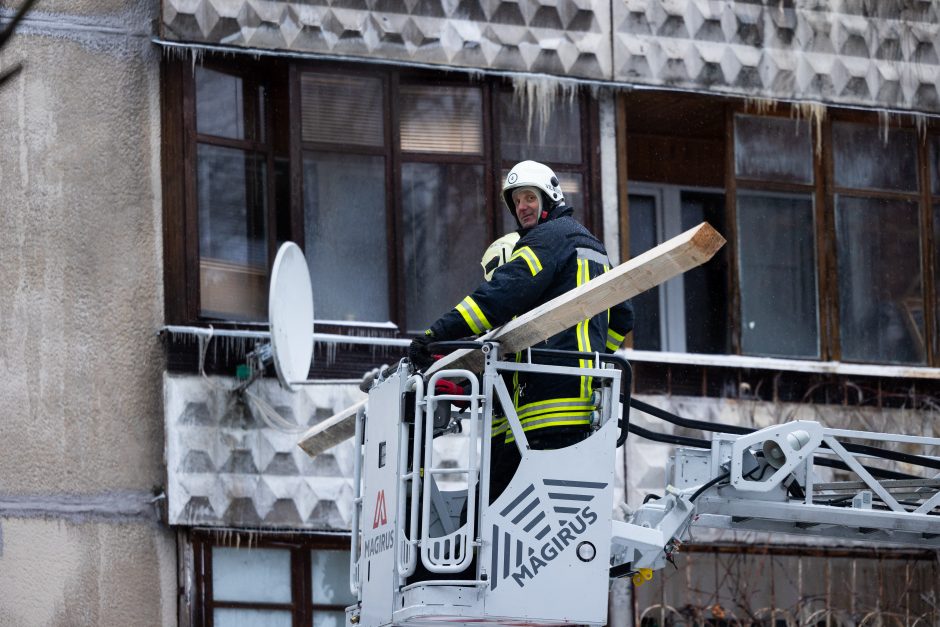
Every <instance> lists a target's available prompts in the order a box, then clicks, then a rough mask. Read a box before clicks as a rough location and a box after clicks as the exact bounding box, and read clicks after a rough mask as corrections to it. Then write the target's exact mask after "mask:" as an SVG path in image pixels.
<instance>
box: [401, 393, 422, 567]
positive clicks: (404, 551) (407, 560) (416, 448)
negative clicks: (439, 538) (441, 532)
mask: <svg viewBox="0 0 940 627" xmlns="http://www.w3.org/2000/svg"><path fill="white" fill-rule="evenodd" d="M412 388H413V389H414V392H415V416H414V425H412V426H411V429H412V430H413V431H412V433H414V442H413V445H412V450H411V453H412V455H411V471H410V472H408V471H407V467H408V456H407V455H406V454H402V455H399V457H398V476H399V490H398V494H399V499H398V520H399V529H400V530H401V531H400V535H399V539H398V540H399V542H398V552H397V557H396V560H395V564H396V567H397V569H398V574H399V576H401V577H410V576H411V575H413V574H414V572H415V569H416V568H417V565H418V552H417V546H418V504H419V502H420V500H419V496H420V490H421V449H422V438H423V436H424V377H422V376H421V375H418V374H415V375H411V376H410V377H408V380H407V381H406V382H405V391H406V392H410V391H411V389H412ZM403 427H405V428H404V429H403V430H402V434H401V436H400V437H401V438H402V442H401V449H402V451H405V450H407V445H408V427H407V425H403ZM409 481H410V482H411V491H410V494H411V508H410V519H409V524H408V531H407V533H406V532H405V531H404V521H405V520H406V518H405V515H406V510H405V508H406V501H407V499H405V498H404V495H405V494H406V492H405V490H406V486H407V483H408V482H409Z"/></svg>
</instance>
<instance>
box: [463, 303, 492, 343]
mask: <svg viewBox="0 0 940 627" xmlns="http://www.w3.org/2000/svg"><path fill="white" fill-rule="evenodd" d="M455 309H456V310H457V311H459V312H460V315H461V316H463V319H464V322H466V323H467V326H468V327H470V330H471V331H473V333H474V334H476V335H479V334H480V333H483V332H484V331H489V330H490V329H492V328H493V325H492V324H490V321H489V320H487V319H486V316H485V315H484V314H483V310H482V309H480V307H479V306H478V305H477V304H476V302H475V301H474V300H473V299H472V298H470V297H469V296H467V297H466V298H465V299H463V300H462V301H460V304H459V305H457V307H455Z"/></svg>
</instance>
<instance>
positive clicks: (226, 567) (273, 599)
mask: <svg viewBox="0 0 940 627" xmlns="http://www.w3.org/2000/svg"><path fill="white" fill-rule="evenodd" d="M290 562H291V560H290V551H289V550H287V549H261V548H252V549H236V548H232V547H221V546H214V547H212V598H213V600H215V601H239V602H243V603H251V602H261V603H290V602H291V564H290ZM259 581H263V582H264V585H263V586H259V585H258V582H259ZM216 611H217V612H218V611H219V610H216ZM288 616H290V615H289V614H288ZM230 624H235V623H230ZM251 624H259V625H260V624H264V623H251ZM288 624H290V623H288Z"/></svg>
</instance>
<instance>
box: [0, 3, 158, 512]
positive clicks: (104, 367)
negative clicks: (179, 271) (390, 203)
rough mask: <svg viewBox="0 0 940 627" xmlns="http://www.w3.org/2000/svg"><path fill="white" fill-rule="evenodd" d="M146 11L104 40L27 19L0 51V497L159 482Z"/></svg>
mask: <svg viewBox="0 0 940 627" xmlns="http://www.w3.org/2000/svg"><path fill="white" fill-rule="evenodd" d="M63 4H65V3H59V5H63ZM76 4H77V5H78V6H76V7H75V8H76V9H77V10H80V11H90V10H91V9H90V7H91V4H92V3H76ZM123 4H124V5H126V4H127V3H123ZM148 4H149V3H144V2H139V3H134V4H133V5H132V6H133V7H134V8H130V9H129V8H125V9H124V11H125V13H124V15H133V16H137V18H138V19H137V21H136V22H128V23H126V24H124V25H123V26H121V29H120V30H118V31H114V30H111V28H110V26H108V24H107V23H106V21H105V23H103V24H102V25H101V26H100V28H97V29H94V30H89V29H86V28H84V27H83V26H82V25H83V24H84V20H85V19H86V18H85V17H84V16H70V15H52V14H49V13H43V14H36V15H34V16H32V17H30V18H29V19H28V20H27V21H26V22H25V23H24V24H23V28H22V29H21V31H20V33H19V34H18V35H17V36H16V37H14V39H13V40H12V41H11V43H10V45H9V46H8V49H7V50H6V51H5V52H4V53H3V54H2V55H0V67H7V66H9V65H10V64H12V63H14V62H18V61H23V62H24V63H25V66H24V69H23V71H22V72H21V73H20V74H19V76H17V77H16V78H14V79H13V80H12V81H10V82H9V83H7V84H6V85H5V86H4V88H3V89H0V137H2V138H3V142H2V143H0V190H2V195H0V205H2V211H0V267H2V268H3V272H2V273H0V295H2V297H0V336H2V337H3V338H4V339H5V341H4V342H2V343H0V373H2V374H0V400H2V405H0V406H2V410H0V412H2V418H0V442H2V444H0V451H2V454H0V495H2V494H21V495H22V494H30V493H43V494H82V493H89V494H94V493H99V492H102V491H108V490H117V489H130V488H134V489H144V490H149V489H150V488H152V487H153V486H154V485H159V484H161V483H162V482H163V480H162V476H163V470H162V467H161V448H162V447H161V446H160V444H161V442H162V408H161V395H160V380H161V371H162V365H163V364H162V362H163V357H162V353H161V350H160V346H159V343H158V340H157V337H156V335H155V332H156V330H157V328H158V327H159V326H160V324H161V322H162V300H163V295H162V243H161V237H160V230H159V229H160V214H161V209H160V193H159V139H160V138H159V99H158V94H159V83H158V77H159V52H158V50H157V49H156V48H155V47H154V46H152V44H150V42H149V39H148V37H147V36H146V35H141V34H140V33H142V32H143V33H145V32H146V30H147V29H148V28H149V23H148V21H147V19H146V18H147V17H148V16H149V17H153V16H152V15H151V12H152V11H153V7H150V8H148V6H147V5H148ZM70 6H71V5H70Z"/></svg>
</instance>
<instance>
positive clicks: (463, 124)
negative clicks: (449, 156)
mask: <svg viewBox="0 0 940 627" xmlns="http://www.w3.org/2000/svg"><path fill="white" fill-rule="evenodd" d="M399 102H400V103H401V128H400V130H399V132H400V135H401V149H402V150H404V151H408V152H448V153H453V154H471V155H479V154H483V95H482V93H481V91H480V89H479V88H477V87H441V86H439V85H402V86H401V87H400V88H399Z"/></svg>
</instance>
